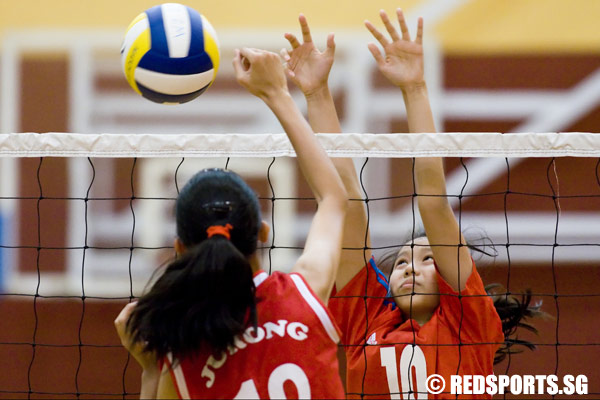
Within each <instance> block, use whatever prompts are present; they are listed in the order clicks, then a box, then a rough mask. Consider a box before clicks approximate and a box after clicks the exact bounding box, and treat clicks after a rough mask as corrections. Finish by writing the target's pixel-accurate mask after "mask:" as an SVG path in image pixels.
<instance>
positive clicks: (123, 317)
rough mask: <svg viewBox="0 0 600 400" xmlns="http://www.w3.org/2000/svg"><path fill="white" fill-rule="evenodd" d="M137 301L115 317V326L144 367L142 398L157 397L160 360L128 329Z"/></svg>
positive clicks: (124, 342) (132, 353) (126, 306)
mask: <svg viewBox="0 0 600 400" xmlns="http://www.w3.org/2000/svg"><path fill="white" fill-rule="evenodd" d="M136 304H137V303H135V302H134V303H129V304H127V305H125V307H123V309H122V310H121V312H120V313H119V315H118V316H117V318H116V319H115V328H116V330H117V334H118V335H119V338H120V339H121V344H122V345H123V347H125V348H126V349H127V351H129V353H130V354H131V355H132V356H133V358H135V360H136V361H137V362H138V364H140V366H141V367H142V383H141V388H140V399H155V398H157V392H158V383H159V380H160V371H159V370H158V361H157V360H156V356H155V355H154V354H153V353H148V352H145V351H144V350H143V346H142V345H141V344H140V343H138V342H132V340H131V335H130V333H129V331H128V330H127V321H128V320H129V316H130V315H131V313H132V311H133V309H134V308H135V306H136Z"/></svg>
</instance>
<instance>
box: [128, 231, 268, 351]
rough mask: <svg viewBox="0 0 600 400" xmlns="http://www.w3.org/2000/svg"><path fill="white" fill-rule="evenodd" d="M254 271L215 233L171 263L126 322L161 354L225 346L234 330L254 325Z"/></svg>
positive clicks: (230, 342) (148, 346)
mask: <svg viewBox="0 0 600 400" xmlns="http://www.w3.org/2000/svg"><path fill="white" fill-rule="evenodd" d="M252 275H253V274H252V269H251V267H250V263H249V262H248V260H247V259H246V257H244V255H243V254H242V253H241V252H240V251H239V250H238V249H237V248H236V247H235V246H234V245H233V244H232V243H231V242H230V241H229V240H228V239H227V238H226V237H224V236H221V235H215V236H214V237H212V238H210V239H207V240H204V241H203V242H201V243H200V244H198V245H197V246H195V247H193V248H192V249H189V250H188V251H186V252H185V253H184V254H183V255H182V256H181V257H179V258H177V259H175V260H174V261H173V262H172V263H171V264H170V265H168V266H167V268H166V271H165V272H164V274H163V275H162V276H161V277H160V278H159V279H158V280H157V281H156V283H155V284H154V286H153V287H152V289H151V290H150V291H149V292H148V293H147V294H146V295H144V296H142V297H141V298H140V300H139V302H138V305H137V306H136V308H135V310H134V311H133V313H132V315H131V318H130V319H129V322H128V324H127V327H128V329H129V330H130V332H131V333H132V335H133V339H134V340H135V341H139V342H140V343H145V350H146V351H150V352H155V353H156V355H157V357H158V358H159V359H162V358H163V357H165V356H166V355H167V354H168V353H172V354H173V356H174V357H175V358H179V357H181V356H184V355H189V354H193V353H195V352H197V351H198V350H199V349H200V348H201V345H202V344H206V345H208V346H209V347H210V349H212V350H213V351H214V352H216V353H220V352H222V351H225V350H226V349H227V347H228V346H231V345H233V343H234V337H235V336H236V335H238V334H241V333H242V332H243V331H244V330H245V329H246V328H247V327H248V326H249V325H253V326H256V323H257V317H256V301H255V290H256V288H255V286H254V281H253V279H252V278H253V276H252ZM232 276H233V277H235V278H233V279H232Z"/></svg>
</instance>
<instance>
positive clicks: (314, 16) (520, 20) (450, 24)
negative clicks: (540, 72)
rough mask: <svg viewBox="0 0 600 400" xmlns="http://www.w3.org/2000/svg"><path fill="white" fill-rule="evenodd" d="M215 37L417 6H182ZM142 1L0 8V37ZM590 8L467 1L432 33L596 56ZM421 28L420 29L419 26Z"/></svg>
mask: <svg viewBox="0 0 600 400" xmlns="http://www.w3.org/2000/svg"><path fill="white" fill-rule="evenodd" d="M184 3H185V4H186V5H189V6H191V7H194V8H196V9H197V10H199V11H200V12H201V13H203V14H205V15H206V16H207V17H208V19H209V20H210V21H211V22H212V24H213V25H214V26H215V27H216V29H217V30H218V29H236V28H238V29H240V31H243V30H244V29H263V28H267V29H269V28H272V29H296V18H297V15H298V14H299V13H300V12H303V13H305V14H306V15H307V17H308V18H309V21H310V23H311V25H312V26H313V27H314V28H316V29H321V30H341V29H362V22H363V20H364V19H372V20H375V19H377V18H378V16H377V13H378V10H379V9H385V10H387V11H388V12H391V11H393V10H394V9H395V8H396V7H403V8H404V9H405V10H407V11H408V12H410V11H411V10H415V9H416V8H417V7H418V6H420V5H423V4H425V3H427V1H424V0H379V1H377V2H373V1H367V0H358V1H351V2H348V1H341V0H303V1H294V0H254V1H247V0H226V1H222V0H187V1H185V2H184ZM156 4H160V1H149V0H126V1H123V0H52V1H49V0H0V35H1V34H2V33H3V32H4V31H5V30H6V29H11V28H43V27H48V28H68V27H77V28H111V29H112V28H114V29H123V30H124V29H125V28H126V27H127V25H128V24H129V22H130V21H131V20H132V19H133V18H134V17H135V16H136V15H137V14H139V13H140V12H142V11H143V10H145V9H146V8H149V7H151V6H154V5H156ZM598 16H600V1H598V0H471V1H468V2H466V4H465V5H463V6H461V7H459V9H458V10H457V11H456V12H454V13H453V14H452V15H450V16H448V17H446V18H444V19H443V20H442V21H440V23H439V24H437V26H436V31H437V34H438V36H439V39H440V41H441V42H442V47H443V48H444V49H445V51H446V52H447V53H460V54H463V53H487V54H489V53H532V52H535V53H539V52H542V53H543V52H550V53H557V52H568V53H573V52H586V53H590V52H592V53H598V52H600V29H597V19H598ZM426 23H427V21H426Z"/></svg>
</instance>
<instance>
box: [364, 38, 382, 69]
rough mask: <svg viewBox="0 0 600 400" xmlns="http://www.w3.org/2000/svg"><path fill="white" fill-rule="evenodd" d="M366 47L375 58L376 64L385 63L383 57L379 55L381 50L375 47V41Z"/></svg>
mask: <svg viewBox="0 0 600 400" xmlns="http://www.w3.org/2000/svg"><path fill="white" fill-rule="evenodd" d="M367 47H368V48H369V51H370V52H371V54H372V55H373V58H375V62H377V65H378V66H380V67H381V66H382V65H383V64H384V63H385V60H384V59H383V56H382V55H381V51H379V47H377V45H376V44H375V43H369V44H368V45H367Z"/></svg>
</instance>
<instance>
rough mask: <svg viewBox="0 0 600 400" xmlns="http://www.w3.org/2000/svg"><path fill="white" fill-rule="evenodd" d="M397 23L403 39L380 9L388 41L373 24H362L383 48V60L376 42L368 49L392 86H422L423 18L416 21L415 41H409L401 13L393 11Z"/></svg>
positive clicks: (406, 87) (423, 78) (423, 80)
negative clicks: (396, 16)
mask: <svg viewBox="0 0 600 400" xmlns="http://www.w3.org/2000/svg"><path fill="white" fill-rule="evenodd" d="M396 13H397V15H398V23H399V25H400V31H401V34H402V36H400V35H399V34H398V31H397V30H396V28H394V26H393V25H392V23H391V22H390V19H389V18H388V16H387V14H386V12H385V11H383V10H381V11H380V12H379V16H380V17H381V20H382V21H383V24H384V25H385V28H386V30H387V32H388V34H389V35H390V39H391V41H390V40H389V39H388V38H387V37H385V36H384V35H383V34H382V33H381V32H379V30H377V28H375V26H373V24H372V23H371V22H369V21H365V26H366V27H367V29H368V30H369V31H370V32H371V34H372V35H373V36H374V37H375V39H377V41H378V42H379V43H380V44H381V46H382V47H383V50H384V52H385V57H384V56H383V55H382V54H381V51H380V50H379V48H378V47H377V45H376V44H375V43H369V45H368V47H369V50H370V51H371V54H373V57H374V58H375V61H376V62H377V66H378V67H379V70H380V71H381V73H382V74H383V75H384V76H385V77H386V78H387V79H388V80H389V81H390V82H392V83H393V84H394V85H396V86H398V87H400V88H402V89H408V88H410V87H411V86H419V85H423V84H424V83H425V77H424V68H423V19H422V18H419V22H418V25H417V37H416V38H415V40H414V41H412V40H411V38H410V33H409V32H408V27H407V25H406V21H405V20H404V14H403V13H402V10H400V9H398V10H396Z"/></svg>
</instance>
